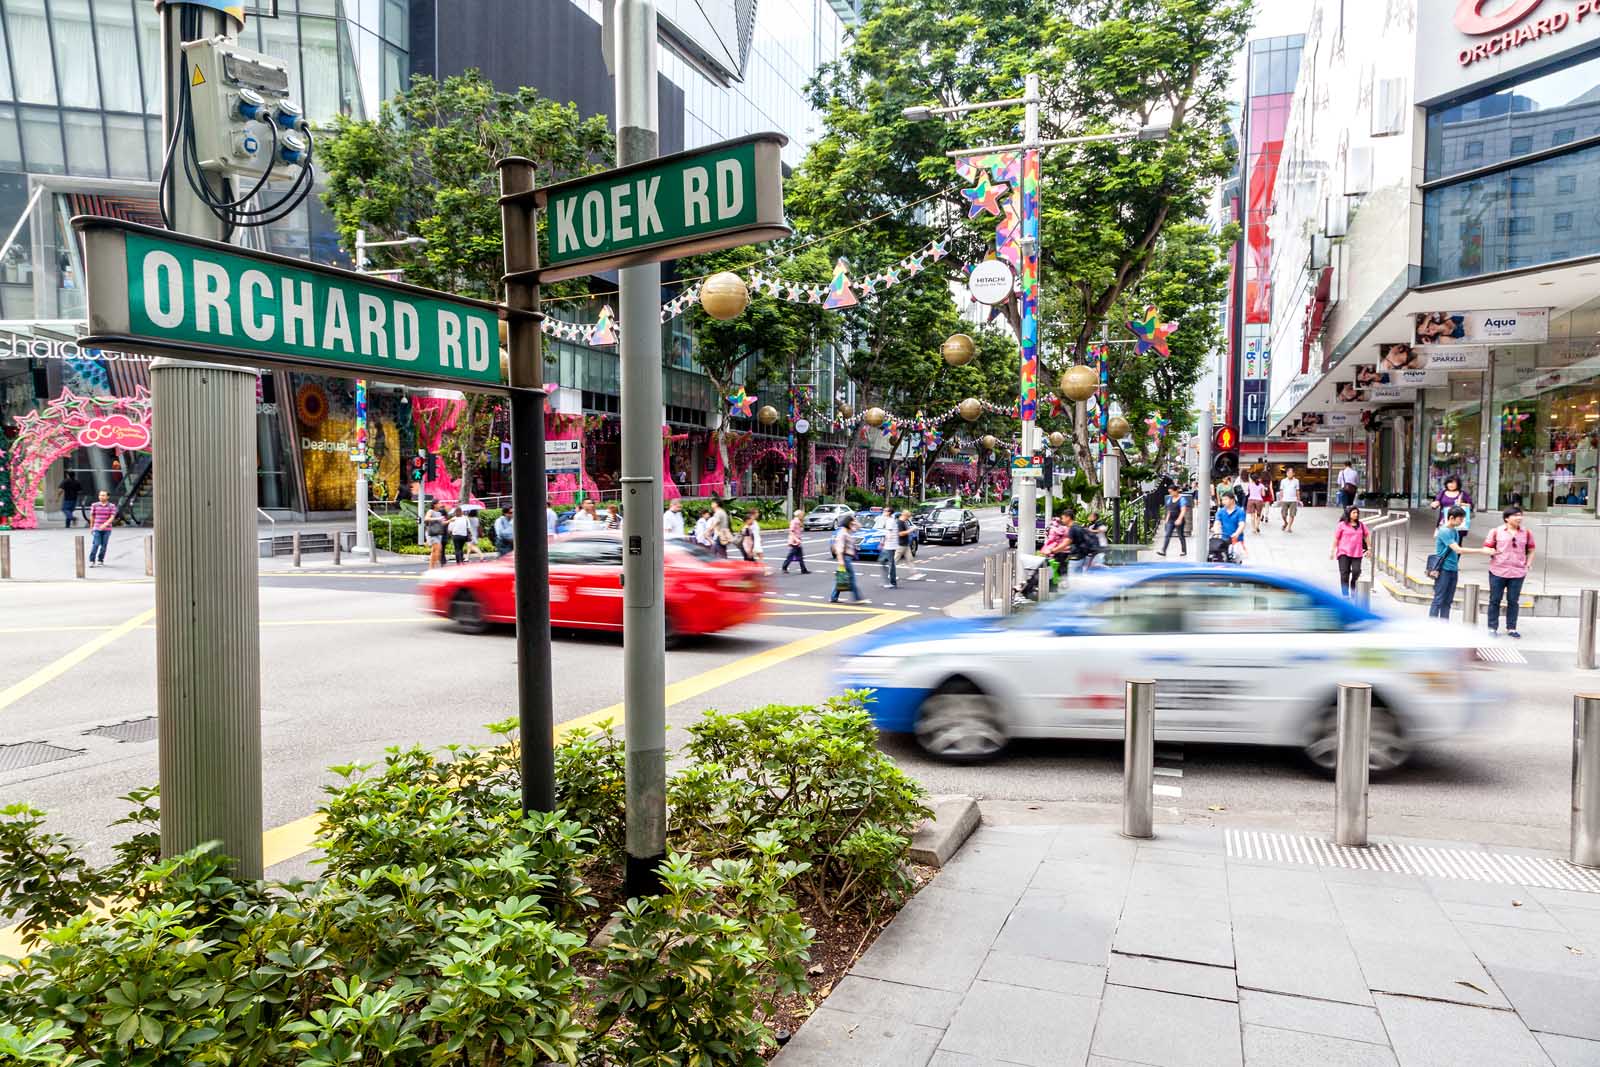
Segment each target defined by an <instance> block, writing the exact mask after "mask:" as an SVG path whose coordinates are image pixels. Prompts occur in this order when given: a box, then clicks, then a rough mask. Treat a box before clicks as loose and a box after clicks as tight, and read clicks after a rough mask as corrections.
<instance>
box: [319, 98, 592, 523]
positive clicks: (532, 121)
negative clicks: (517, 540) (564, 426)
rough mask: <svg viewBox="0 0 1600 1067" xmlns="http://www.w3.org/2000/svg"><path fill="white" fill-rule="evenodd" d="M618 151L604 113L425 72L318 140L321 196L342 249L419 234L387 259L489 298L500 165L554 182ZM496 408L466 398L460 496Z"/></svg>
mask: <svg viewBox="0 0 1600 1067" xmlns="http://www.w3.org/2000/svg"><path fill="white" fill-rule="evenodd" d="M612 152H613V141H612V137H611V134H610V133H609V132H608V130H607V128H606V119H605V116H603V115H591V116H589V117H588V118H584V117H583V116H582V115H581V114H580V113H579V111H578V109H577V107H576V106H574V105H572V104H563V103H559V102H557V101H554V100H547V99H545V98H544V97H542V96H540V95H539V93H538V92H537V91H535V90H533V89H529V88H521V89H518V90H516V91H515V92H502V91H500V90H498V89H496V88H495V87H494V86H493V85H492V84H490V83H489V82H488V81H487V80H485V79H484V78H483V76H482V75H481V74H479V73H478V72H477V71H476V70H469V71H467V72H466V73H465V74H461V75H456V76H452V77H449V78H445V79H443V80H442V81H441V80H437V79H434V78H430V77H426V76H422V75H418V76H417V77H415V78H413V79H412V81H411V85H410V87H409V88H407V89H405V90H403V91H401V92H400V93H398V94H396V95H395V97H394V98H393V99H391V100H388V101H385V102H384V104H383V105H382V106H381V107H380V108H379V112H378V116H377V117H376V118H374V119H352V118H350V117H348V116H340V117H339V118H338V119H336V120H335V123H334V126H333V129H332V131H331V132H329V133H325V134H323V135H321V136H319V137H318V139H317V165H318V169H319V171H321V173H322V176H323V177H324V179H325V180H326V182H327V185H326V188H325V190H324V191H323V194H322V199H323V203H324V204H326V205H327V208H328V211H329V213H330V214H332V215H333V219H334V223H335V225H336V227H337V229H338V231H339V238H340V243H341V244H342V245H343V247H345V248H347V249H354V248H355V239H356V231H357V230H362V229H364V230H366V231H367V237H368V239H369V240H373V241H384V240H395V239H398V238H401V237H421V238H423V239H424V240H426V242H427V243H426V244H425V245H420V246H407V247H404V248H397V249H386V250H385V251H386V252H389V253H390V255H388V256H387V257H385V260H384V263H383V266H385V267H391V268H399V269H401V270H403V271H404V272H405V274H404V276H405V280H406V281H408V282H411V283H413V284H415V285H422V286H427V287H428V288H431V289H440V290H443V291H445V292H450V293H456V294H458V295H461V296H472V297H479V298H482V299H485V300H498V299H500V297H501V291H500V278H501V275H502V274H504V259H503V253H502V248H501V231H500V207H499V203H498V198H499V196H500V187H499V172H498V171H497V169H496V167H495V164H496V162H497V161H498V160H500V159H504V158H505V157H507V156H525V157H527V158H528V159H531V160H533V162H534V169H535V175H536V181H537V183H538V184H540V185H546V184H550V183H552V182H556V181H561V180H564V179H566V178H572V177H577V176H579V175H582V174H586V173H589V172H590V171H593V170H596V169H598V168H600V167H601V166H604V165H606V164H608V163H609V162H610V160H611V157H612ZM549 295H552V296H559V295H561V290H560V289H553V290H551V292H550V294H549ZM492 405H493V399H492V398H491V397H489V396H487V395H486V394H483V393H468V394H466V407H465V410H463V411H462V412H461V413H460V414H459V415H458V416H457V419H456V422H455V428H454V429H453V430H452V431H451V433H450V434H449V435H448V437H447V438H446V441H445V447H446V449H447V451H449V452H451V453H453V454H454V455H455V457H456V459H457V461H458V462H457V464H455V466H457V467H458V469H459V471H460V475H461V497H460V499H461V501H462V502H465V501H466V500H467V499H468V498H469V496H470V494H471V491H472V478H473V473H474V471H475V470H476V467H477V464H478V460H479V455H480V453H481V452H482V449H483V445H484V433H485V427H486V426H487V425H488V424H489V417H488V416H489V413H490V411H491V410H492Z"/></svg>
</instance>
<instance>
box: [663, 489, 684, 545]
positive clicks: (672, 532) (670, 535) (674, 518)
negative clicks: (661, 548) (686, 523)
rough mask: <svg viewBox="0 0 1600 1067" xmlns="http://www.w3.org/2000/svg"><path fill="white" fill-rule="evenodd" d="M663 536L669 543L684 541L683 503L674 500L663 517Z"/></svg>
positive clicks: (668, 505)
mask: <svg viewBox="0 0 1600 1067" xmlns="http://www.w3.org/2000/svg"><path fill="white" fill-rule="evenodd" d="M661 536H663V537H665V538H666V539H667V540H668V541H681V540H683V501H681V500H678V499H677V498H673V500H672V501H671V502H670V503H668V504H667V510H666V512H665V513H664V514H663V515H662V516H661Z"/></svg>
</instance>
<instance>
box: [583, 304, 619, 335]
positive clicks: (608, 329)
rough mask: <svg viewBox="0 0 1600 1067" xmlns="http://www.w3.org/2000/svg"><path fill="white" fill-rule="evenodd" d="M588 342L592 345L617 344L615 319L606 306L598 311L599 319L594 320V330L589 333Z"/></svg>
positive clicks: (609, 307)
mask: <svg viewBox="0 0 1600 1067" xmlns="http://www.w3.org/2000/svg"><path fill="white" fill-rule="evenodd" d="M588 342H589V343H590V344H592V345H614V344H616V343H617V317H616V315H615V314H613V313H612V311H611V305H610V304H607V305H606V306H605V307H603V308H601V309H600V318H599V319H597V320H595V324H594V329H592V330H590V331H589V337H588Z"/></svg>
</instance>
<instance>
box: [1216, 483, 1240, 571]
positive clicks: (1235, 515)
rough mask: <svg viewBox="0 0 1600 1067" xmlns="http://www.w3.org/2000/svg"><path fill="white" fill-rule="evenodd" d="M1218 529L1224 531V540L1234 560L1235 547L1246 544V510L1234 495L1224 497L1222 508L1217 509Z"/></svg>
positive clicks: (1225, 494)
mask: <svg viewBox="0 0 1600 1067" xmlns="http://www.w3.org/2000/svg"><path fill="white" fill-rule="evenodd" d="M1217 527H1218V529H1220V530H1221V531H1222V539H1223V540H1224V541H1225V542H1227V546H1228V553H1229V557H1230V558H1232V556H1233V553H1234V548H1233V546H1234V545H1243V544H1244V508H1241V507H1240V506H1239V502H1238V501H1237V500H1235V499H1234V497H1233V494H1232V493H1224V494H1223V495H1222V507H1220V508H1218V509H1217Z"/></svg>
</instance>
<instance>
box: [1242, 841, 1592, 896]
mask: <svg viewBox="0 0 1600 1067" xmlns="http://www.w3.org/2000/svg"><path fill="white" fill-rule="evenodd" d="M1226 833H1227V842H1228V858H1230V859H1238V860H1266V861H1269V862H1276V863H1297V864H1302V865H1306V866H1311V867H1342V868H1345V869H1346V870H1359V871H1389V872H1392V873H1394V874H1418V875H1426V876H1427V877H1429V878H1454V879H1458V880H1460V881H1467V882H1494V883H1497V884H1499V885H1523V886H1534V887H1536V888H1539V889H1570V890H1573V891H1575V892H1579V893H1600V870H1590V869H1589V868H1587V867H1579V866H1577V865H1576V864H1572V863H1568V862H1567V861H1566V860H1563V859H1557V858H1555V857H1552V856H1526V855H1518V854H1512V853H1505V852H1479V851H1477V850H1476V849H1470V848H1436V847H1433V846H1431V845H1400V844H1390V843H1388V842H1381V841H1380V842H1376V843H1374V844H1371V845H1369V846H1367V847H1366V848H1348V847H1345V846H1342V845H1335V844H1333V843H1331V842H1329V841H1325V840H1323V839H1322V838H1320V837H1311V836H1309V835H1306V834H1275V833H1263V832H1261V831H1257V830H1228V831H1227V832H1226Z"/></svg>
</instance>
